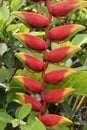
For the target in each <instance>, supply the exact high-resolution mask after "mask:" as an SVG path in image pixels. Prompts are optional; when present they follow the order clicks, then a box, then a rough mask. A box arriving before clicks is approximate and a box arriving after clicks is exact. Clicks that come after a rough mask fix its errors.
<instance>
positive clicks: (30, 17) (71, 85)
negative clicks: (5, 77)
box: [0, 0, 87, 130]
mask: <svg viewBox="0 0 87 130" xmlns="http://www.w3.org/2000/svg"><path fill="white" fill-rule="evenodd" d="M32 2H33V5H34V4H35V5H42V4H44V6H45V8H46V12H47V15H46V16H43V14H44V13H43V12H41V14H40V13H35V12H32V11H25V10H24V9H23V8H22V9H21V10H23V11H14V10H13V11H12V13H11V21H12V20H13V18H14V16H16V19H15V21H16V22H17V24H18V22H19V24H20V21H21V22H22V23H23V24H24V25H25V27H26V28H25V30H27V31H25V32H20V30H19V33H15V31H14V33H13V34H12V32H10V33H8V35H9V37H10V36H12V35H13V37H14V38H16V39H17V40H18V41H19V42H18V41H17V42H18V43H19V44H20V45H18V43H16V42H14V45H13V47H12V45H11V44H10V46H9V47H11V49H10V50H11V52H12V56H13V57H16V58H17V59H16V61H17V64H16V65H15V68H16V69H15V71H13V70H12V72H11V77H10V79H9V80H10V87H11V88H10V89H8V88H7V86H5V84H2V83H1V86H2V87H5V88H6V89H7V90H6V92H7V91H8V93H7V94H8V95H7V100H8V106H9V102H10V103H11V102H12V101H15V102H16V103H18V104H21V105H23V106H21V107H18V108H17V110H16V112H15V115H14V116H15V118H16V119H15V118H14V117H12V116H10V115H11V114H10V115H8V114H6V113H5V112H2V111H0V114H1V118H0V120H1V121H2V124H3V126H2V127H3V128H5V127H6V124H7V123H9V124H12V127H13V128H14V129H16V128H18V127H19V128H20V129H21V130H28V129H30V130H35V129H36V127H37V128H38V126H37V125H38V124H39V125H41V126H40V128H39V129H42V130H45V129H59V130H63V129H64V130H69V129H70V130H73V129H74V125H76V124H79V123H78V122H76V120H77V119H76V120H75V119H74V118H75V114H76V113H77V112H78V110H79V109H80V107H81V105H82V104H81V103H83V102H84V100H85V99H86V97H85V96H84V97H83V98H82V99H81V97H80V96H79V97H77V98H76V97H74V98H75V99H76V101H75V105H74V106H73V105H72V106H73V109H72V111H73V112H74V110H75V112H74V113H73V114H72V113H71V114H69V112H67V113H68V115H66V114H61V115H60V113H57V114H55V112H53V113H50V111H49V108H47V107H49V105H50V104H56V103H57V105H58V104H63V108H66V106H67V103H65V102H66V100H68V99H69V98H68V97H69V96H71V95H72V94H73V93H74V92H75V91H76V93H77V94H79V93H81V91H80V88H81V87H80V88H77V87H76V84H77V85H78V84H79V83H78V82H77V80H76V79H80V77H81V75H83V77H86V76H87V74H86V73H85V72H83V73H81V72H80V71H78V70H76V69H74V68H71V66H69V67H67V65H66V61H67V59H69V58H70V57H72V55H74V54H75V53H77V56H78V57H79V55H80V54H79V52H80V53H81V47H80V46H77V45H73V44H72V43H70V42H69V40H70V39H71V38H73V36H75V34H76V33H78V32H79V31H82V30H84V29H85V27H84V26H83V25H80V24H73V23H68V24H66V22H65V24H64V25H59V26H56V25H55V24H53V26H52V22H53V20H54V19H56V20H61V19H62V20H63V19H64V20H67V17H70V15H73V14H74V12H75V11H78V10H79V9H80V8H82V7H86V6H87V2H86V1H82V0H68V1H63V2H53V3H52V2H51V1H50V0H32ZM13 3H14V2H13ZM29 3H30V4H31V2H29ZM31 5H32V4H31ZM25 7H26V4H25V5H24V8H25ZM15 8H16V9H17V10H18V8H17V7H15ZM16 9H15V10H16ZM18 20H19V21H18ZM17 27H18V26H17ZM17 27H16V28H17ZM9 29H10V28H7V30H9ZM29 30H30V32H29V33H28V31H29ZM32 30H35V31H38V32H39V35H38V34H37V35H34V33H32ZM40 31H43V32H41V34H40ZM16 32H17V30H16ZM26 32H27V33H26ZM40 35H41V36H40ZM42 35H44V36H42ZM3 40H5V39H1V41H3ZM6 40H7V39H6ZM10 40H11V39H10ZM11 41H12V40H11ZM13 41H15V39H14V40H13ZM15 44H17V45H18V47H19V46H21V47H20V50H19V49H18V50H17V46H15ZM4 46H6V45H5V44H4ZM52 46H53V47H52ZM22 47H23V48H22ZM15 48H16V50H15ZM22 49H23V50H22ZM78 51H79V52H78ZM9 52H10V51H9ZM4 53H5V52H4ZM9 56H10V54H9V55H8V56H7V57H9ZM40 56H41V57H40ZM13 59H14V58H13ZM21 62H22V64H23V65H21ZM4 63H5V62H4ZM14 64H15V63H14ZM18 65H19V66H18ZM85 65H86V64H85ZM1 66H2V64H1ZM13 66H14V65H13ZM72 66H74V65H72ZM8 67H9V66H8ZM17 67H18V68H17ZM20 67H21V68H22V69H23V68H24V67H25V68H26V69H25V68H24V69H23V71H22V70H18V69H19V68H20ZM9 68H10V67H9ZM11 68H12V66H11ZM17 70H18V71H17ZM16 71H17V72H16ZM13 72H14V73H13ZM25 73H26V74H25ZM81 79H82V80H83V78H82V77H81ZM15 81H16V82H15ZM81 83H82V82H81ZM82 84H83V83H82ZM82 84H81V86H82ZM15 85H17V89H16V90H15V91H14V87H15ZM18 86H21V87H20V89H19V87H18ZM21 88H22V89H21ZM81 90H82V89H81ZM12 92H13V95H14V94H15V95H16V96H14V97H13V98H11V97H10V96H13V95H11V94H12ZM83 93H85V92H84V91H83V92H82V93H81V94H82V95H83ZM86 93H87V92H86ZM37 95H38V96H39V100H38V99H37ZM5 98H6V97H5ZM10 98H11V100H10ZM72 99H73V98H72V96H71V101H70V100H69V102H70V103H71V102H72ZM80 99H81V102H80V104H79V105H78V107H76V105H77V103H78V102H79V101H80ZM9 100H10V101H9ZM64 104H65V105H64ZM16 105H17V104H16ZM8 106H7V108H6V109H8ZM72 106H71V107H72ZM57 107H59V105H58V106H57ZM68 108H69V110H70V112H71V108H70V107H69V106H68ZM47 110H48V111H47ZM30 111H31V112H30ZM34 112H35V115H34V117H33V115H32V113H34ZM22 114H23V115H22ZM29 114H30V115H29ZM71 115H72V117H71ZM27 116H29V117H28V118H27ZM2 117H4V118H2ZM32 117H33V121H32ZM35 117H38V118H37V119H36V122H35V124H34V125H32V124H33V122H34V121H35V120H34V119H35ZM6 118H8V120H6V121H5V119H6ZM69 118H70V119H69ZM26 120H27V121H26ZM3 122H5V123H3ZM65 125H67V127H66V126H65ZM61 127H62V128H61Z"/></svg>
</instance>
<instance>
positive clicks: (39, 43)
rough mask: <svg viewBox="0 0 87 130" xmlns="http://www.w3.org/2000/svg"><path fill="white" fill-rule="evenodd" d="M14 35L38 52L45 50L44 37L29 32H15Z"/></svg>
mask: <svg viewBox="0 0 87 130" xmlns="http://www.w3.org/2000/svg"><path fill="white" fill-rule="evenodd" d="M13 36H14V37H15V38H16V39H18V40H19V41H20V42H21V43H22V44H23V45H24V46H25V47H27V48H28V49H32V50H34V51H37V52H40V51H43V50H45V44H46V43H45V41H44V40H43V39H41V38H39V37H36V36H33V35H30V34H27V33H15V34H14V35H13Z"/></svg>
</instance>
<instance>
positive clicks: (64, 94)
mask: <svg viewBox="0 0 87 130" xmlns="http://www.w3.org/2000/svg"><path fill="white" fill-rule="evenodd" d="M74 92H75V89H74V88H65V91H64V93H63V97H62V98H61V100H60V101H59V102H58V103H61V102H63V101H64V100H65V99H66V98H67V97H68V96H69V95H70V94H72V93H74Z"/></svg>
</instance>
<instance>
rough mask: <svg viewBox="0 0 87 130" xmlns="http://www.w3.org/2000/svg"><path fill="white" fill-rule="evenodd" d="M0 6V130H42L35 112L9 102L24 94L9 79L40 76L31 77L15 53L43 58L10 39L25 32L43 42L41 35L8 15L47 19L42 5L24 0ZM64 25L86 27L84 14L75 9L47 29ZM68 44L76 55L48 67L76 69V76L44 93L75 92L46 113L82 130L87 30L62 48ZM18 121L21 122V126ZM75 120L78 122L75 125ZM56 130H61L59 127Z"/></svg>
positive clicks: (85, 115) (86, 92) (86, 13)
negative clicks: (69, 89) (70, 121)
mask: <svg viewBox="0 0 87 130" xmlns="http://www.w3.org/2000/svg"><path fill="white" fill-rule="evenodd" d="M0 3H1V4H0V97H1V98H0V122H2V123H1V125H0V130H4V129H5V130H8V129H9V130H12V129H13V128H14V129H19V128H20V129H21V130H27V129H28V128H29V127H30V130H36V127H37V128H38V130H39V129H40V130H45V129H46V128H45V127H44V126H43V124H42V123H41V122H40V121H39V120H38V119H37V118H36V115H37V113H34V112H31V105H27V106H26V105H24V106H20V105H18V104H17V103H15V102H13V99H14V98H15V92H17V91H18V92H25V91H24V90H22V89H21V87H20V86H18V84H17V83H16V82H15V81H14V80H13V79H12V78H13V76H14V75H26V76H30V77H34V78H36V79H38V80H39V81H41V74H38V75H37V74H36V73H34V74H32V72H27V71H26V69H25V68H24V66H23V65H22V64H21V63H20V61H19V60H18V59H16V57H15V56H14V53H15V52H19V51H21V52H27V53H31V54H33V55H35V56H37V57H39V58H41V59H42V58H43V55H42V54H36V53H34V52H30V51H29V50H27V49H25V48H24V47H23V46H22V45H21V44H20V43H19V41H17V40H16V39H15V38H14V37H13V34H14V33H16V32H26V33H31V34H33V35H35V36H39V37H41V38H43V39H45V33H44V31H43V29H41V30H38V29H36V30H35V29H33V28H31V27H30V28H27V27H26V26H25V25H24V24H22V23H21V22H20V21H19V20H18V19H17V18H16V19H14V16H12V15H11V12H13V11H17V10H24V11H32V12H35V13H41V14H43V15H44V16H47V11H46V7H45V6H44V3H41V4H39V5H38V4H33V3H32V2H28V1H26V0H8V1H7V0H4V1H0ZM52 3H55V1H54V0H53V1H52ZM67 23H78V24H81V25H84V26H85V27H86V28H87V11H86V10H84V9H81V10H77V11H76V12H75V13H74V14H72V16H70V17H67V18H66V19H62V18H61V19H60V20H59V19H56V18H53V21H52V23H51V24H50V26H49V28H53V27H55V26H59V25H65V24H67ZM71 44H73V45H78V46H81V48H82V49H81V50H80V51H79V52H78V53H76V54H74V55H73V56H72V58H71V57H70V58H69V59H68V60H67V61H65V62H63V63H60V65H58V66H57V65H51V64H50V65H49V70H51V69H52V70H53V69H54V68H55V67H58V68H59V67H61V66H63V65H66V67H73V68H75V69H77V70H79V71H80V72H79V74H77V75H76V76H74V77H71V78H70V79H68V80H65V81H64V82H62V83H61V84H59V85H58V86H55V85H54V86H53V85H52V86H51V85H48V86H47V90H49V89H50V90H51V89H52V88H53V87H54V88H58V87H67V86H73V87H74V88H75V89H76V93H75V95H73V96H71V97H70V98H69V99H67V100H66V101H65V102H64V103H62V104H61V105H58V106H57V105H56V104H54V105H53V104H50V105H49V106H48V108H47V109H46V111H49V112H50V113H56V114H59V113H61V115H64V116H67V117H70V118H72V119H73V120H74V121H75V122H76V123H75V125H74V129H76V130H86V129H87V123H86V121H87V111H86V109H87V98H86V95H87V30H84V31H82V32H80V33H78V34H77V35H76V36H74V37H73V38H72V39H71V40H70V41H68V42H64V43H63V44H62V46H65V45H71ZM58 46H59V45H58V44H54V43H53V44H52V45H51V46H50V48H49V49H53V48H56V47H58ZM41 82H42V81H41ZM36 96H37V95H36ZM83 97H85V98H84V99H85V100H83V103H82V105H81V107H80V108H79V110H78V109H77V111H76V108H77V106H78V105H79V101H81V99H83ZM75 101H77V104H76V106H74V102H75ZM74 107H75V108H74ZM27 108H29V109H27ZM26 109H27V110H26ZM25 110H26V113H25ZM30 112H31V114H30ZM75 112H76V113H75ZM21 113H24V115H22V114H21ZM73 113H74V114H75V115H74V114H73ZM21 115H22V117H21ZM16 119H17V120H16ZM20 120H21V121H23V122H22V123H21V122H20ZM78 121H79V122H80V123H78ZM26 122H27V123H28V125H27V124H26ZM23 123H24V124H25V125H24V124H23ZM38 124H39V127H38ZM60 130H63V128H62V129H60ZM64 130H68V127H64Z"/></svg>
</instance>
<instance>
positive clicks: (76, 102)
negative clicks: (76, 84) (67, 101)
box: [72, 95, 80, 112]
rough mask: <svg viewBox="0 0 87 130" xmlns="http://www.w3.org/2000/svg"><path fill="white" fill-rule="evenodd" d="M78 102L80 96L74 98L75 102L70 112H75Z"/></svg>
mask: <svg viewBox="0 0 87 130" xmlns="http://www.w3.org/2000/svg"><path fill="white" fill-rule="evenodd" d="M79 100H80V96H79V95H78V96H77V98H76V101H75V103H74V105H73V108H72V111H73V112H74V111H75V109H76V106H77V104H78V102H79Z"/></svg>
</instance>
